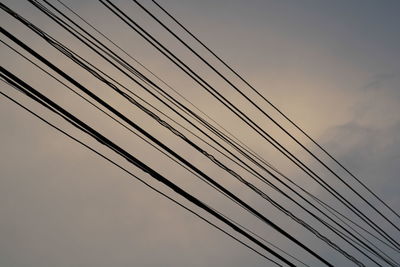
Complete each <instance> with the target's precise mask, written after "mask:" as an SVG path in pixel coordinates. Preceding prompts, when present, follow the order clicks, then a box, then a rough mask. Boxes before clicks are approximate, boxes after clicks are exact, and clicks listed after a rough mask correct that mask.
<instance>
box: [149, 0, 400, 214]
mask: <svg viewBox="0 0 400 267" xmlns="http://www.w3.org/2000/svg"><path fill="white" fill-rule="evenodd" d="M152 1H153V3H154V4H156V6H157V7H159V8H160V9H161V10H162V11H163V12H164V13H165V14H166V15H167V16H168V17H170V18H171V19H172V20H173V21H174V22H175V23H176V24H177V25H179V26H180V27H181V28H182V29H183V30H184V31H185V32H186V33H188V34H189V35H190V36H191V37H192V38H193V39H195V40H196V41H197V42H198V43H199V44H200V45H201V46H203V47H204V48H205V49H206V50H207V51H208V52H210V53H211V54H212V55H213V56H214V57H215V58H216V59H217V60H218V61H219V62H221V63H222V64H223V65H224V66H225V67H226V68H228V69H229V70H230V71H231V72H232V73H233V74H235V75H236V76H237V77H238V78H239V79H240V80H241V81H242V82H244V83H245V84H246V85H247V86H248V87H249V88H250V89H252V91H254V92H255V93H256V94H257V95H258V96H259V97H261V98H262V99H263V100H264V101H265V102H266V103H268V104H269V105H270V106H271V107H272V108H273V109H274V110H275V111H277V112H278V113H279V114H280V115H281V116H282V117H283V118H285V119H286V120H287V121H288V122H289V123H290V124H291V125H293V126H294V127H295V128H296V129H297V130H299V131H300V132H301V133H302V134H303V135H304V136H306V137H307V138H308V139H309V140H310V141H311V142H312V143H313V144H314V145H316V146H317V147H318V148H319V149H321V150H322V151H323V152H324V153H325V154H326V155H327V156H328V157H329V158H331V159H332V160H333V161H334V162H335V163H336V164H338V165H339V166H340V167H341V168H342V169H343V170H344V171H346V173H348V174H349V175H350V176H351V177H353V178H354V179H355V180H356V181H357V182H358V183H359V184H360V185H361V186H362V187H364V189H366V190H367V191H368V192H369V193H371V194H372V195H373V196H374V197H375V198H376V199H377V200H378V201H379V202H380V203H381V204H383V205H384V206H385V207H386V208H388V209H389V210H390V211H391V212H392V213H393V214H395V215H396V216H397V218H399V219H400V215H399V213H398V212H396V211H395V210H394V209H393V208H391V207H390V206H389V205H388V204H387V203H386V202H385V201H384V200H383V199H382V198H381V197H379V196H378V195H377V194H376V193H375V192H373V191H372V190H371V189H370V188H369V187H368V186H367V185H366V184H365V183H364V182H362V181H361V180H360V179H359V178H357V177H356V176H355V175H354V174H353V173H352V172H350V170H349V169H348V168H346V167H345V166H344V165H343V164H342V163H340V162H339V161H338V160H337V159H336V158H335V157H334V156H332V154H330V153H329V152H328V151H327V150H326V149H325V148H324V147H322V146H321V145H320V144H319V143H318V142H317V141H316V140H315V139H314V138H312V137H311V136H310V135H309V134H308V133H307V132H306V131H305V130H303V129H302V128H301V127H300V126H299V125H298V124H297V123H295V122H294V121H293V120H292V119H290V118H289V117H288V116H287V115H286V114H285V113H284V112H283V111H282V110H281V109H279V108H278V107H277V106H276V105H274V104H273V103H272V102H271V101H270V100H268V99H267V98H266V97H265V96H264V95H263V94H261V93H260V91H259V90H257V89H256V88H255V87H254V86H252V85H251V84H250V83H249V82H248V81H247V80H246V79H245V78H243V76H242V75H240V74H239V73H238V72H237V71H236V70H234V69H233V68H232V67H231V66H230V65H228V64H227V63H226V62H225V60H223V59H222V58H221V57H219V56H218V55H217V54H216V53H215V52H214V51H213V50H211V49H210V48H209V47H208V46H207V45H206V44H205V43H204V42H202V41H201V40H200V39H199V38H198V37H197V36H196V35H194V34H193V32H192V31H190V30H188V28H187V27H185V26H184V25H183V24H182V23H181V22H179V21H178V20H177V19H176V18H175V17H174V16H173V15H171V13H170V12H168V11H167V10H166V9H165V8H163V7H162V6H161V5H160V4H159V3H158V2H157V1H155V0H152Z"/></svg>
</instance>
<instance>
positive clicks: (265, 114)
mask: <svg viewBox="0 0 400 267" xmlns="http://www.w3.org/2000/svg"><path fill="white" fill-rule="evenodd" d="M132 2H134V3H136V4H137V5H138V6H139V7H140V8H141V9H142V10H144V11H145V12H146V13H147V14H148V15H149V16H150V17H151V18H153V19H154V20H155V21H157V22H158V23H159V24H160V25H161V26H162V27H163V28H164V29H165V30H167V31H168V32H169V33H170V34H171V35H172V36H174V37H175V38H176V39H177V40H178V41H179V42H180V43H181V44H183V45H184V46H185V47H186V48H187V49H189V50H190V51H191V52H192V53H193V54H194V55H196V56H197V58H199V59H200V60H201V61H202V62H203V63H205V64H206V65H207V66H208V67H209V68H211V69H212V70H213V71H214V72H215V73H216V74H218V76H219V77H221V78H222V79H223V80H224V81H225V82H227V83H228V84H229V85H230V86H231V87H232V88H233V89H235V91H236V92H238V93H239V94H240V95H241V96H243V97H244V98H245V99H246V100H247V101H248V102H249V103H251V104H252V105H253V106H254V107H256V109H257V110H258V111H260V112H261V113H262V114H263V115H264V116H266V117H267V118H268V119H269V120H270V121H272V122H273V123H274V124H275V125H276V126H278V128H279V129H281V130H282V131H283V132H284V133H285V134H287V135H288V136H289V137H290V138H291V139H292V140H294V141H295V142H296V143H297V144H298V145H299V146H301V147H302V148H303V149H304V150H305V151H307V153H308V154H309V155H311V156H312V157H313V158H314V159H315V160H317V161H318V162H319V163H320V164H321V165H322V166H324V167H325V168H326V169H327V170H328V171H329V172H330V173H331V174H333V175H334V176H335V177H336V178H338V179H339V180H340V181H341V182H342V183H343V184H345V185H346V186H347V187H348V188H349V189H350V190H351V191H352V192H353V193H354V194H356V195H357V196H358V197H359V198H361V199H362V200H363V201H364V202H365V203H367V205H368V206H369V207H371V208H372V209H373V210H374V211H375V212H377V213H378V214H379V215H381V216H382V217H383V218H384V219H385V220H386V221H387V222H389V223H390V224H391V225H392V226H393V227H394V228H396V229H397V230H398V231H400V228H399V227H397V225H395V224H394V223H393V222H392V221H391V220H390V219H388V218H387V217H386V216H385V215H384V214H383V213H382V212H380V211H379V210H378V209H377V208H376V207H375V206H373V205H372V204H371V203H370V202H369V201H368V200H367V199H366V198H364V197H363V196H362V195H361V194H360V193H359V192H357V191H356V190H355V189H354V188H353V187H352V186H350V184H349V183H347V182H346V181H345V180H344V179H343V178H342V177H340V176H339V175H338V174H337V173H336V172H335V171H333V170H332V169H331V168H330V167H329V166H328V165H326V164H325V163H324V162H323V161H322V160H321V159H319V158H318V157H317V156H316V155H315V154H314V153H313V152H311V151H310V150H309V149H308V148H307V147H305V146H304V145H303V144H302V143H301V142H300V141H299V140H298V139H297V138H296V137H295V136H294V135H292V134H291V133H289V132H288V131H287V130H286V129H285V128H283V127H282V125H281V124H279V123H278V122H277V121H276V120H275V119H273V118H272V117H271V116H270V115H269V114H268V113H266V112H265V111H264V110H263V109H262V108H260V106H259V105H257V104H256V103H255V102H254V101H253V100H251V99H250V98H249V97H248V96H247V95H246V94H244V93H243V92H242V91H241V90H240V89H239V88H238V87H237V86H236V85H234V84H233V83H232V82H231V81H230V80H228V79H227V78H226V77H225V76H224V75H223V74H222V73H221V72H219V71H218V70H217V69H216V68H215V67H213V66H212V65H211V64H210V63H209V62H208V61H207V60H205V59H204V58H203V57H202V56H201V55H199V54H198V53H197V52H196V51H195V50H194V49H193V48H191V47H190V46H189V45H188V44H187V43H186V42H185V41H183V40H182V39H181V38H180V37H179V36H177V35H176V34H175V33H174V32H173V31H172V30H171V29H170V28H168V27H167V26H166V25H165V24H164V23H163V22H161V21H160V20H159V19H158V18H157V17H155V16H154V15H153V14H152V13H151V12H150V11H149V10H147V9H146V8H145V7H144V6H143V5H142V4H140V3H139V2H138V1H137V0H132Z"/></svg>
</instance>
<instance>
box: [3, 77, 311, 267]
mask: <svg viewBox="0 0 400 267" xmlns="http://www.w3.org/2000/svg"><path fill="white" fill-rule="evenodd" d="M4 82H6V81H4ZM6 83H7V82H6ZM11 86H13V87H14V85H11ZM18 90H19V89H18ZM0 94H1V95H3V96H4V97H6V98H8V99H9V100H11V101H12V102H14V103H15V104H17V105H18V106H20V107H21V108H23V109H25V110H26V111H28V112H29V113H31V114H32V115H34V116H35V117H37V118H38V119H40V120H41V121H43V122H44V123H46V124H47V125H49V126H51V127H52V128H54V129H56V130H57V131H59V132H61V133H62V134H64V135H65V136H67V137H69V138H70V139H72V140H73V141H75V142H77V143H78V144H80V145H82V146H84V147H85V148H87V149H89V150H90V151H92V152H94V153H95V154H97V155H98V156H100V157H101V158H103V159H105V160H106V161H108V162H110V163H111V164H113V165H114V166H116V167H118V168H119V169H121V170H123V171H124V172H126V173H127V174H129V175H130V176H132V177H133V178H135V179H137V180H138V181H140V182H141V183H143V184H144V185H146V186H147V187H149V188H150V189H152V190H153V191H155V192H156V193H158V194H160V195H162V196H164V197H165V198H167V199H169V200H171V201H172V202H173V203H174V204H176V205H178V206H180V207H182V208H184V209H185V210H187V211H189V212H190V213H192V214H193V215H195V216H196V217H198V218H200V219H201V220H203V221H205V222H206V223H208V224H209V225H211V226H213V227H215V228H216V229H218V230H219V231H221V232H222V233H224V234H226V235H227V236H229V237H230V238H232V239H234V240H235V241H237V242H239V243H240V244H242V245H244V246H245V247H247V248H249V249H250V250H252V251H254V252H255V253H257V254H258V255H260V256H261V257H263V258H265V259H267V260H268V261H271V262H272V263H274V264H276V265H278V266H282V265H280V264H279V263H277V262H276V261H274V260H272V259H270V258H268V257H267V256H265V255H264V254H261V253H260V252H258V251H257V250H256V249H254V248H253V247H251V246H249V245H248V244H246V243H245V242H243V241H241V240H240V239H238V238H236V237H235V236H233V235H232V234H230V233H228V232H227V231H225V230H224V229H222V228H221V227H219V226H218V225H216V224H214V223H212V222H211V221H210V220H208V219H206V218H205V217H203V216H201V215H200V214H199V213H197V212H195V211H194V210H192V209H190V208H188V207H186V206H184V205H183V204H182V203H179V202H178V201H177V200H175V199H173V198H172V197H170V196H168V195H166V194H165V193H163V192H161V191H160V190H158V189H157V188H155V187H153V186H152V185H150V184H148V183H147V182H145V181H144V180H142V179H141V178H139V177H138V176H136V175H135V174H134V173H132V172H131V171H129V170H128V169H126V168H124V167H122V166H121V165H119V164H118V163H116V162H115V161H113V160H111V159H110V158H108V157H106V156H105V155H104V154H101V153H100V152H98V151H97V150H95V149H94V148H92V147H90V146H89V145H87V144H85V143H83V142H82V141H80V140H79V139H77V138H75V137H73V136H72V135H70V134H68V133H67V132H65V131H64V130H62V129H61V128H59V127H57V126H55V125H54V124H52V123H51V122H49V121H47V120H46V119H44V118H43V117H41V116H40V115H38V114H37V113H35V112H33V111H32V110H30V109H29V108H27V107H26V106H24V105H22V104H21V103H19V102H18V101H16V100H15V99H13V98H11V97H10V96H8V95H7V94H5V93H3V92H1V91H0ZM221 215H222V214H221ZM278 249H279V248H278ZM282 252H284V251H282ZM284 253H285V254H287V255H288V256H291V255H290V254H288V253H286V252H284ZM291 257H292V258H294V257H293V256H291ZM294 259H296V258H294ZM296 260H297V261H299V262H300V263H302V262H301V261H300V260H298V259H296ZM303 264H304V263H303ZM304 265H305V266H308V265H306V264H304Z"/></svg>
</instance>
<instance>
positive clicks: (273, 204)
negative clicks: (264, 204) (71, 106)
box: [153, 115, 348, 256]
mask: <svg viewBox="0 0 400 267" xmlns="http://www.w3.org/2000/svg"><path fill="white" fill-rule="evenodd" d="M153 116H154V115H153ZM202 153H204V152H202ZM212 160H214V161H215V159H214V158H212ZM217 164H218V162H217ZM228 171H229V170H228ZM230 172H231V171H230ZM231 174H232V173H231ZM236 178H238V177H237V175H236ZM253 189H254V188H253ZM256 192H257V191H256ZM257 193H259V192H257ZM263 197H264V198H265V196H263ZM269 201H270V200H269ZM272 204H273V205H274V206H275V207H277V206H276V205H277V204H276V203H272ZM278 208H280V209H282V208H281V207H278ZM306 211H307V210H306ZM284 212H285V213H286V214H288V215H289V216H291V217H293V215H292V214H290V213H288V212H287V211H284ZM314 217H315V216H314ZM294 219H295V220H296V218H294ZM297 221H298V220H297ZM298 222H299V221H298ZM299 223H302V222H301V221H300V222H299ZM325 225H326V224H325ZM308 229H310V228H308ZM330 229H331V228H330ZM311 231H314V233H315V230H313V229H312V228H311ZM333 231H334V230H333ZM342 253H343V251H342ZM347 256H348V255H347Z"/></svg>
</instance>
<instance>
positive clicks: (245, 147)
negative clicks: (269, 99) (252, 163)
mask: <svg viewBox="0 0 400 267" xmlns="http://www.w3.org/2000/svg"><path fill="white" fill-rule="evenodd" d="M57 2H59V3H60V4H61V5H63V6H64V7H65V8H66V9H68V10H69V11H70V12H71V13H73V14H74V15H75V16H77V17H78V18H79V19H80V20H82V21H83V22H84V23H85V24H86V25H88V26H89V27H90V28H92V29H93V30H94V31H96V32H97V33H98V34H100V35H101V36H103V37H104V38H105V39H106V40H108V41H109V42H110V43H112V44H113V45H114V46H115V47H117V48H118V49H119V50H120V51H122V52H123V53H124V54H125V55H127V56H128V57H129V58H131V59H132V60H134V61H135V62H136V63H138V64H139V65H140V66H142V67H143V68H144V69H145V70H147V71H148V72H149V73H151V74H152V75H153V76H154V77H156V78H157V79H158V80H160V81H161V82H162V83H163V84H164V85H166V86H167V87H169V88H170V89H171V90H173V91H174V92H175V93H177V94H178V95H179V96H180V97H182V98H183V99H184V100H185V101H187V102H188V103H189V104H191V105H192V106H193V107H194V108H195V109H197V110H198V111H199V112H201V113H202V114H203V115H205V116H206V117H207V118H209V119H210V120H212V121H213V122H214V123H216V124H217V125H218V126H219V127H220V128H222V129H223V130H225V132H227V133H228V134H229V135H231V136H233V135H232V134H231V133H229V131H227V130H226V129H225V128H223V127H222V126H221V125H219V124H218V123H217V122H216V121H214V120H213V119H212V118H210V117H209V116H208V115H207V114H205V113H204V112H202V111H201V110H200V109H199V108H198V107H196V106H195V105H194V104H193V103H192V102H190V100H188V99H186V98H185V97H184V96H182V95H181V94H180V93H179V92H178V91H176V90H175V89H174V88H172V87H171V86H170V85H168V84H167V83H166V82H165V81H163V80H162V79H161V78H160V77H159V76H157V75H156V74H155V73H154V72H152V71H151V70H149V69H148V68H147V67H146V66H144V65H143V64H142V63H141V62H139V61H138V60H137V59H135V58H134V57H132V56H131V55H130V54H129V53H128V52H126V51H125V50H124V49H122V48H121V47H120V46H119V45H117V44H116V43H115V42H114V41H113V40H111V39H110V38H109V37H107V36H106V35H105V34H103V33H102V32H101V31H99V30H98V29H97V28H96V27H95V26H93V25H92V24H90V23H89V22H88V21H87V20H85V19H84V18H83V17H82V16H80V15H79V14H77V12H75V11H74V10H72V8H70V7H69V6H68V5H66V4H65V3H63V2H62V1H60V0H57ZM160 8H161V7H160ZM80 29H81V30H82V28H80ZM85 32H86V31H85ZM86 33H87V32H86ZM87 34H88V33H87ZM88 35H89V36H91V35H90V34H88ZM91 37H92V38H93V39H96V38H94V37H93V36H91ZM147 84H149V83H147ZM149 85H150V86H152V85H151V84H149ZM152 87H153V88H154V86H152ZM155 89H156V88H155ZM178 108H179V107H178ZM163 115H165V114H163ZM189 115H191V114H189ZM167 117H168V116H167ZM168 118H169V117H168ZM194 118H195V119H197V118H196V117H194ZM169 119H171V118H169ZM171 120H172V121H173V122H174V123H176V124H177V125H179V126H181V127H182V128H183V129H185V130H186V131H188V132H189V133H191V134H192V135H194V136H195V137H197V138H198V139H199V140H200V141H202V142H204V143H206V144H207V145H208V146H210V147H212V148H213V149H214V150H216V151H217V152H219V153H220V154H222V155H224V156H225V157H227V158H228V159H230V160H231V161H233V162H234V163H235V164H238V165H239V166H241V167H242V168H244V169H245V170H246V171H249V170H248V169H247V168H246V167H244V166H243V165H242V164H241V163H239V162H237V161H235V160H233V159H232V158H230V157H229V156H228V155H226V154H225V153H223V152H221V151H220V150H219V149H217V148H215V147H214V146H213V145H211V144H209V143H208V142H206V141H204V140H203V139H201V138H200V137H199V136H198V135H196V134H195V133H193V132H192V131H190V130H189V129H187V128H186V127H184V126H182V125H181V124H179V123H177V122H176V121H174V120H173V119H171ZM233 138H235V139H236V141H238V142H239V143H240V144H241V145H242V146H241V148H242V149H244V150H245V151H246V152H247V153H250V154H251V155H252V156H254V157H256V158H257V159H258V160H260V161H261V162H263V163H264V164H266V165H267V166H268V167H270V168H271V169H272V170H274V171H275V172H276V173H278V174H279V175H281V176H284V175H283V174H282V173H281V172H279V171H278V170H277V169H276V168H274V167H273V166H271V165H270V163H269V162H266V161H265V160H264V159H263V158H262V157H260V156H259V155H258V154H257V153H255V152H254V151H252V150H251V149H250V148H249V147H247V146H246V145H245V144H244V143H242V142H241V141H240V140H238V139H237V138H236V137H235V136H233ZM231 141H232V140H231ZM235 144H237V143H235ZM249 172H250V173H251V174H252V175H255V174H254V173H252V172H251V171H249ZM285 179H287V180H288V178H287V177H285ZM301 190H303V191H304V189H302V188H301ZM307 194H308V195H310V194H309V193H308V192H307ZM311 196H312V195H311ZM312 197H313V198H315V197H314V196H312ZM318 203H319V202H318ZM323 207H324V208H326V207H325V206H323ZM328 207H329V206H328ZM329 208H330V207H329ZM331 209H332V208H331ZM328 211H329V212H331V211H330V210H328ZM334 211H336V210H334ZM332 214H333V213H332ZM339 214H340V215H341V216H342V217H344V216H343V215H342V214H341V213H339ZM333 215H334V216H335V217H337V216H336V214H333ZM344 218H346V219H347V220H348V218H347V217H344ZM338 219H340V218H338ZM340 220H341V219H340ZM350 221H351V220H350ZM341 222H342V223H344V224H346V225H347V226H348V227H350V228H351V226H349V225H348V224H347V223H346V222H344V221H343V220H341ZM351 222H352V223H353V224H355V223H354V222H353V221H351ZM355 225H356V226H357V227H359V228H361V229H362V230H364V231H366V230H365V229H363V228H362V227H361V226H359V225H357V224H355ZM351 229H352V230H354V229H353V228H351ZM366 233H368V234H370V235H372V236H373V237H374V238H376V239H377V240H379V241H380V242H382V243H384V244H385V245H387V246H389V247H390V248H392V249H394V248H393V247H391V246H390V245H389V244H387V243H385V242H384V241H382V240H381V239H379V238H378V237H376V236H374V235H373V234H371V233H370V232H368V231H366ZM357 234H359V233H358V232H357ZM359 235H360V236H361V237H363V236H362V235H361V234H359ZM366 240H367V239H366ZM367 241H368V242H369V240H367ZM369 243H370V244H371V245H373V244H372V243H371V242H369ZM375 248H376V247H375ZM377 249H378V248H377Z"/></svg>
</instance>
